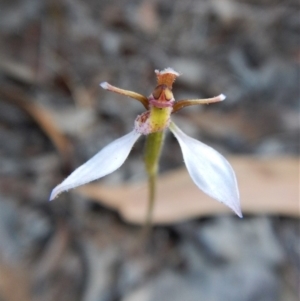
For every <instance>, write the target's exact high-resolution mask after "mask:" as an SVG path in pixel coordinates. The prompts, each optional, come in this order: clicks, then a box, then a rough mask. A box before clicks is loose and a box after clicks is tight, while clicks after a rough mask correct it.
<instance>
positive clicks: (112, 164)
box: [50, 130, 141, 201]
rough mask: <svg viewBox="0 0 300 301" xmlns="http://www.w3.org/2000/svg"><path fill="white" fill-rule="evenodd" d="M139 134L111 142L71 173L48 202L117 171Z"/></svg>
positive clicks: (54, 190)
mask: <svg viewBox="0 0 300 301" xmlns="http://www.w3.org/2000/svg"><path fill="white" fill-rule="evenodd" d="M140 136H141V134H139V133H137V132H136V131H135V130H133V131H132V132H130V133H129V134H127V135H125V136H123V137H121V138H119V139H117V140H115V141H113V142H111V143H110V144H108V145H107V146H105V147H104V148H103V149H102V150H101V151H100V152H98V153H97V154H96V155H95V156H94V157H92V158H91V159H90V160H88V161H87V162H86V163H84V164H83V165H81V166H80V167H78V168H77V169H76V170H75V171H73V172H72V173H71V174H70V175H69V176H68V177H67V178H66V179H65V180H64V181H63V182H62V183H61V184H59V185H57V186H56V187H55V188H54V189H53V190H52V193H51V196H50V201H51V200H53V199H54V198H55V197H56V196H57V195H58V194H60V193H61V192H63V191H66V190H69V189H71V188H75V187H78V186H80V185H83V184H86V183H88V182H91V181H93V180H96V179H99V178H101V177H104V176H106V175H108V174H110V173H112V172H113V171H115V170H116V169H118V168H119V167H120V166H121V165H122V164H123V163H124V161H125V160H126V158H127V157H128V155H129V152H130V150H131V148H132V146H133V145H134V143H135V142H136V141H137V139H138V138H139V137H140Z"/></svg>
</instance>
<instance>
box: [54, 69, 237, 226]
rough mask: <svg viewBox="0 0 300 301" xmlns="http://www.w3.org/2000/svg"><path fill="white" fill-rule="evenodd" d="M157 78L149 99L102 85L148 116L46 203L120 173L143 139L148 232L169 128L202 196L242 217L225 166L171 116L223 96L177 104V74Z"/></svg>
mask: <svg viewBox="0 0 300 301" xmlns="http://www.w3.org/2000/svg"><path fill="white" fill-rule="evenodd" d="M155 73H156V77H157V86H156V88H155V89H154V91H153V92H152V93H151V94H150V96H149V97H146V96H143V95H141V94H138V93H136V92H132V91H127V90H123V89H120V88H117V87H114V86H112V85H110V84H108V83H107V82H103V83H101V84H100V86H101V87H102V88H103V89H105V90H108V91H112V92H115V93H118V94H121V95H125V96H128V97H131V98H133V99H135V100H137V101H139V102H140V103H141V104H142V105H143V106H144V107H145V109H146V111H145V112H144V113H142V114H141V115H139V116H137V118H136V120H135V122H134V129H133V130H132V131H131V132H130V133H128V134H127V135H125V136H123V137H121V138H119V139H117V140H115V141H113V142H111V143H110V144H109V145H107V146H106V147H104V148H103V149H102V150H101V151H100V152H99V153H97V154H96V155H95V156H94V157H92V158H91V159H90V160H88V161H87V162H86V163H84V164H83V165H81V166H80V167H78V168H77V169H76V170H75V171H74V172H73V173H71V174H70V175H69V176H68V177H67V178H66V179H65V180H64V181H63V182H62V183H61V184H59V185H57V186H56V187H55V188H54V189H53V191H52V193H51V196H50V200H53V199H54V198H55V197H57V196H58V194H60V193H61V192H63V191H66V190H69V189H71V188H75V187H78V186H80V185H83V184H86V183H89V182H91V181H93V180H96V179H99V178H101V177H104V176H105V175H107V174H110V173H112V172H113V171H115V170H116V169H118V168H119V167H120V166H121V165H122V164H123V163H124V161H125V160H126V158H127V157H128V155H129V153H130V150H131V148H132V147H133V145H134V143H135V142H136V141H137V139H138V138H139V137H140V136H141V135H146V136H147V138H146V146H145V156H144V160H145V165H146V172H147V175H148V182H149V200H148V201H149V202H148V210H147V214H146V225H148V226H149V225H150V224H151V217H152V215H153V208H154V202H155V187H156V178H157V173H158V168H159V158H160V154H161V149H162V146H163V140H164V134H165V131H166V129H167V128H169V129H170V131H171V132H172V133H173V134H174V136H175V138H176V139H177V141H178V142H179V145H180V147H181V151H182V154H183V158H184V162H185V165H186V167H187V170H188V172H189V174H190V176H191V178H192V180H193V181H194V183H195V184H196V185H197V186H198V187H199V188H200V189H201V190H202V191H203V192H204V193H206V194H207V195H209V196H210V197H212V198H214V199H216V200H217V201H219V202H221V203H224V204H225V205H227V206H228V207H229V208H231V209H232V210H233V211H234V212H235V213H236V214H237V215H238V216H239V217H242V212H241V208H240V200H239V191H238V186H237V180H236V177H235V173H234V171H233V169H232V167H231V165H230V164H229V162H228V161H227V160H226V159H225V158H224V157H223V156H222V155H221V154H219V153H218V152H217V151H216V150H214V149H213V148H211V147H209V146H208V145H206V144H204V143H202V142H200V141H197V140H195V139H193V138H191V137H189V136H188V135H186V134H185V133H183V132H182V131H181V130H180V129H179V128H178V127H177V126H176V125H175V123H174V122H172V121H171V114H173V113H175V112H177V111H179V110H181V109H182V108H184V107H186V106H192V105H199V104H211V103H215V102H220V101H223V100H224V99H225V96H224V95H223V94H220V95H219V96H216V97H213V98H207V99H184V100H179V101H175V99H174V96H173V93H172V86H173V83H174V81H175V79H176V78H177V77H178V76H179V73H178V72H176V71H174V70H173V69H172V68H166V69H165V70H162V71H158V70H155Z"/></svg>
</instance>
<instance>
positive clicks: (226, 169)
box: [170, 122, 242, 217]
mask: <svg viewBox="0 0 300 301" xmlns="http://www.w3.org/2000/svg"><path fill="white" fill-rule="evenodd" d="M170 130H171V131H172V132H173V134H174V135H175V137H176V139H177V140H178V142H179V144H180V147H181V150H182V154H183V158H184V161H185V165H186V167H187V169H188V172H189V174H190V176H191V178H192V179H193V181H194V182H195V184H196V185H197V186H198V187H199V188H200V189H201V190H202V191H203V192H205V193H206V194H208V195H209V196H211V197H212V198H214V199H216V200H218V201H219V202H221V203H224V204H225V205H227V206H228V207H229V208H231V209H232V210H233V211H234V212H235V213H236V214H237V215H238V216H239V217H242V212H241V208H240V200H239V190H238V186H237V181H236V177H235V173H234V171H233V169H232V167H231V165H230V164H229V162H228V161H227V160H226V159H225V158H224V157H223V156H222V155H221V154H219V153H218V152H217V151H215V150H214V149H213V148H211V147H209V146H208V145H206V144H204V143H202V142H200V141H198V140H196V139H193V138H191V137H189V136H187V135H186V134H185V133H183V132H182V131H181V130H180V129H179V128H178V127H177V126H176V125H175V124H174V123H173V122H172V123H171V125H170Z"/></svg>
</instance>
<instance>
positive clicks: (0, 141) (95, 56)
mask: <svg viewBox="0 0 300 301" xmlns="http://www.w3.org/2000/svg"><path fill="white" fill-rule="evenodd" d="M299 6H300V5H299V2H298V1H296V0H286V1H276V0H261V1H253V0H251V1H250V0H218V1H217V0H211V1H208V0H206V1H205V0H201V1H200V0H199V1H197V0H186V1H180V0H162V1H158V0H150V1H146V0H144V1H138V0H128V1H120V0H112V1H107V0H97V1H96V0H85V1H83V0H72V1H71V0H61V1H60V0H48V1H46V0H45V1H41V0H15V1H9V0H0V81H1V84H0V300H1V301H21V300H22V301H29V300H33V301H52V300H55V301H56V300H63V301H69V300H70V301H77V300H78V301H160V300H161V301H169V300H170V301H171V300H172V301H183V300H185V301H198V300H205V301H296V300H298V297H299V291H300V290H299V283H300V282H299V272H300V241H299V234H300V233H299V232H300V231H299V203H298V202H299V190H298V189H299V188H298V184H297V183H299V163H298V162H299V161H298V158H299V157H298V156H299V127H300V126H299V98H300V95H299V62H300V48H299V45H300V44H299V42H300V38H299V34H300V18H299ZM166 67H172V68H174V69H175V70H176V71H178V72H180V73H181V74H182V75H181V76H180V77H179V78H178V80H177V81H176V83H175V85H174V91H173V92H174V95H175V98H176V99H178V100H179V99H184V98H185V99H186V98H204V97H212V96H215V95H218V94H220V93H224V94H225V95H226V96H227V99H226V101H225V102H223V103H221V104H215V105H210V106H201V107H200V106H195V107H190V108H186V109H185V110H182V111H180V112H179V113H178V114H176V116H174V119H175V120H176V122H177V123H178V125H179V126H180V127H181V128H182V129H183V130H184V131H185V132H186V133H188V134H189V135H190V136H193V137H195V138H197V139H199V140H201V141H203V142H205V143H207V144H209V145H211V146H213V147H214V148H216V149H217V150H218V151H220V152H221V153H222V154H224V155H225V156H229V157H230V158H233V160H235V158H241V159H239V160H238V161H235V162H239V163H236V165H235V166H236V168H237V170H239V166H244V165H243V162H244V161H243V160H244V159H245V160H249V158H251V160H253V161H251V162H255V163H254V164H256V166H257V169H256V171H255V173H251V174H250V173H249V176H248V172H247V168H244V169H243V183H247V181H248V180H249V181H251V180H252V179H255V178H256V172H257V173H263V174H264V176H265V177H266V180H265V182H264V181H261V183H260V184H261V185H260V186H259V187H256V186H251V185H252V184H251V185H250V182H249V185H248V191H250V192H251V191H253V192H256V196H258V197H252V199H251V198H250V196H249V195H248V194H246V193H244V195H243V191H242V198H241V202H242V208H243V206H244V205H243V199H244V200H246V199H249V198H250V203H251V204H254V205H253V207H254V209H252V210H249V211H247V208H248V207H247V206H246V205H245V210H244V215H245V217H244V218H243V219H239V218H237V217H235V216H233V215H231V214H230V212H229V211H228V212H226V213H223V214H221V213H220V212H218V211H217V210H216V212H215V211H214V209H213V210H211V211H210V214H205V213H201V211H199V213H198V212H197V213H196V214H195V212H194V214H192V215H191V216H186V215H185V216H180V215H179V216H177V218H176V220H175V219H174V220H172V218H171V219H169V220H167V219H166V220H161V221H160V224H159V225H156V226H154V228H153V230H152V232H151V234H150V236H149V238H148V241H147V242H146V243H145V242H141V241H140V240H139V233H140V229H141V227H140V226H139V225H137V224H134V223H131V222H130V219H127V220H126V219H124V218H123V216H124V215H122V213H121V214H120V212H121V209H120V208H119V209H118V208H117V206H115V207H114V206H111V205H110V203H109V196H110V192H111V193H113V191H114V187H117V188H118V187H123V188H124V187H125V188H126V187H131V185H134V184H135V183H137V182H138V181H142V182H143V180H145V179H146V176H145V173H144V166H143V154H142V153H143V145H144V139H140V140H139V141H138V143H137V144H136V145H135V147H134V148H133V150H132V152H131V154H130V156H129V158H128V160H127V161H126V163H125V164H124V166H122V167H121V168H120V169H119V170H118V171H116V172H115V173H113V174H112V175H110V176H108V177H105V178H104V179H102V180H100V181H98V182H97V183H98V184H99V185H100V186H99V187H100V188H99V191H100V196H99V195H94V196H93V197H90V196H89V194H87V193H86V194H85V193H81V194H79V193H78V191H76V190H75V191H72V192H69V193H64V194H62V195H61V196H60V197H59V198H58V199H56V200H55V201H53V202H51V203H49V202H48V198H49V195H50V192H51V189H52V188H53V187H54V186H56V185H57V184H58V183H60V182H61V180H62V179H63V178H64V177H66V176H67V175H68V174H69V173H70V172H71V171H72V170H74V169H75V168H76V167H77V166H79V165H80V164H82V163H83V162H85V161H86V160H87V159H88V158H90V157H91V156H92V155H94V154H95V153H96V152H98V151H99V150H100V149H101V148H102V147H104V146H105V145H107V144H108V143H109V142H111V141H113V140H114V139H116V138H118V137H120V136H122V135H124V134H126V133H128V132H129V131H130V130H131V129H132V127H133V121H134V119H135V118H136V116H137V115H138V114H140V113H142V112H143V107H142V106H141V105H140V103H138V102H136V101H134V100H132V99H128V98H126V97H121V96H119V95H115V94H112V93H110V92H107V91H104V90H102V89H101V88H100V87H99V83H100V82H102V81H108V82H109V83H111V84H113V85H115V86H118V87H121V88H124V89H128V90H133V91H136V92H139V93H141V94H144V95H146V96H148V95H149V94H150V93H151V92H152V90H153V89H154V87H155V84H156V83H155V74H154V70H155V69H160V70H161V69H164V68H166ZM274 158H275V159H274ZM268 160H273V161H272V162H273V163H272V164H269V165H268V168H267V169H266V167H265V162H269V161H268ZM277 163H278V164H280V166H281V167H280V168H279V169H278V168H277V169H276V177H275V176H273V175H274V174H273V173H272V172H273V171H272V170H273V169H272V168H273V167H274V166H275V165H276V164H277ZM250 165H251V164H250ZM247 166H249V164H248V165H247ZM276 166H277V165H276ZM179 168H183V162H182V156H181V151H180V148H179V146H178V144H177V142H176V140H175V139H174V138H173V136H172V135H167V137H166V140H165V147H164V151H163V154H162V157H161V166H160V169H161V174H165V173H168V174H171V175H172V173H173V172H174V171H175V170H178V169H179ZM241 168H242V167H241ZM274 168H275V167H274ZM270 170H271V171H272V172H270ZM274 179H277V181H276V182H272V181H273V180H274ZM278 179H279V180H278ZM190 181H191V180H190ZM285 181H286V182H287V183H286V184H287V185H286V186H285V188H282V189H281V190H280V191H281V194H280V195H277V197H279V198H280V203H281V204H283V206H281V207H280V206H279V207H280V208H279V209H276V210H274V208H273V206H276V204H275V205H274V202H273V203H272V201H273V198H272V197H271V198H270V197H269V198H268V197H265V195H270V194H271V193H272V190H273V188H274V189H275V188H278V187H279V188H280V187H281V186H280V185H281V183H285ZM278 183H279V184H278ZM295 183H296V184H295ZM267 184H268V187H269V188H268V189H269V190H268V191H269V192H270V194H268V193H266V191H265V189H264V187H265V185H267ZM126 185H127V186H126ZM191 185H192V184H191ZM288 185H290V186H288ZM246 186H247V185H246ZM104 188H105V189H107V191H108V192H107V195H108V200H107V199H105V197H104V196H102V195H101V191H103V190H102V189H104ZM109 189H110V190H109ZM284 189H286V190H284ZM291 191H293V193H291ZM295 191H296V193H294V192H295ZM185 193H186V200H182V202H183V207H184V206H185V205H184V204H185V201H187V200H188V198H189V195H188V191H186V192H185ZM260 195H262V196H264V197H261V198H260V197H259V196H260ZM201 196H202V194H201V193H200V192H199V198H201ZM119 197H120V198H121V199H120V202H121V204H122V206H123V207H126V206H127V205H126V204H127V203H126V200H125V194H124V200H123V199H122V190H121V192H120V194H119ZM291 200H292V201H293V202H294V203H293V204H294V205H293V206H292V207H289V208H290V209H289V210H285V205H284V204H288V203H289V204H290V201H291ZM137 201H139V199H138V194H137ZM252 201H253V202H252ZM210 202H212V203H214V202H215V201H213V200H211V201H210ZM245 202H246V201H245ZM265 202H266V203H268V206H265V207H264V208H263V210H261V208H260V206H261V204H265ZM276 202H277V205H278V200H277V201H276ZM295 202H296V205H295ZM104 204H105V205H104ZM128 206H129V205H128ZM111 207H114V209H112V208H111ZM174 208H175V207H174ZM176 208H177V207H176ZM176 208H175V209H176ZM133 209H134V208H133ZM126 210H127V209H126ZM128 210H129V209H128ZM167 211H168V210H167ZM214 212H215V213H214ZM164 222H165V223H164Z"/></svg>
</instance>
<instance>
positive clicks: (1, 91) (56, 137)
mask: <svg viewBox="0 0 300 301" xmlns="http://www.w3.org/2000/svg"><path fill="white" fill-rule="evenodd" d="M0 95H1V96H3V98H4V99H5V100H7V101H10V102H12V103H14V104H16V105H17V106H19V107H20V108H21V109H23V110H24V111H25V112H27V113H28V114H29V115H30V116H31V117H32V118H33V119H34V120H35V121H36V123H37V124H38V125H39V126H40V127H41V129H42V130H43V131H44V132H45V134H46V135H47V136H48V137H49V138H50V140H51V141H52V142H53V144H54V145H55V147H56V148H57V150H58V152H59V153H60V155H61V157H62V158H63V159H64V162H68V160H69V156H70V151H71V145H70V143H69V140H68V139H67V138H66V137H65V136H64V135H63V133H61V131H60V130H59V129H58V127H57V126H56V124H55V122H54V119H53V118H52V115H51V113H50V112H49V111H48V110H47V109H45V108H43V107H42V106H40V105H38V104H36V103H34V101H32V100H31V99H29V98H28V97H27V96H26V95H24V93H23V92H21V91H19V90H17V89H16V88H4V87H1V88H0Z"/></svg>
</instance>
